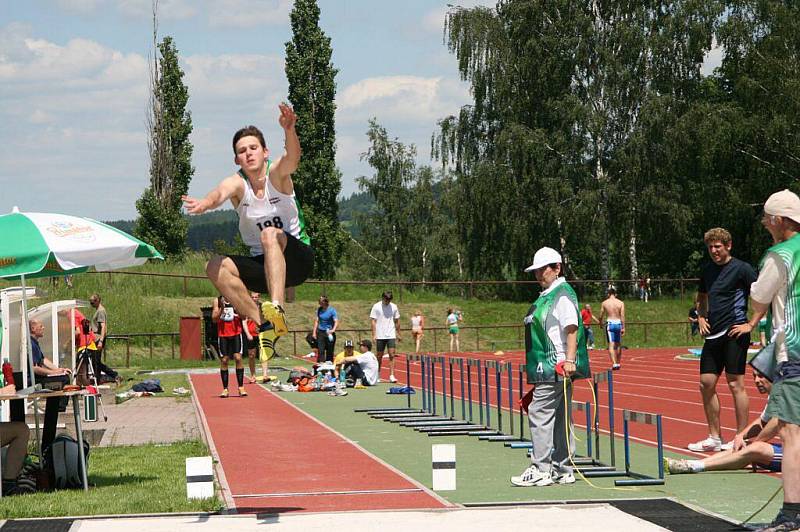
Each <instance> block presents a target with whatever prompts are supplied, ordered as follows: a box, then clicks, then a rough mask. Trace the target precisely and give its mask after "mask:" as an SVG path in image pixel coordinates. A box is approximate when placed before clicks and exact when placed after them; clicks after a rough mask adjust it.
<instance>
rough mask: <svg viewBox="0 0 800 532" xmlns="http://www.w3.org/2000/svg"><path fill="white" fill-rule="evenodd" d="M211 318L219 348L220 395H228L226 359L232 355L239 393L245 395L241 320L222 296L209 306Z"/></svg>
mask: <svg viewBox="0 0 800 532" xmlns="http://www.w3.org/2000/svg"><path fill="white" fill-rule="evenodd" d="M211 320H212V321H213V322H215V323H216V324H217V337H218V339H217V342H218V343H217V346H218V348H219V364H220V368H219V374H220V377H221V378H222V393H221V394H220V395H219V396H220V397H228V360H230V357H231V356H232V357H233V358H234V360H235V361H236V382H237V384H238V385H239V395H240V396H242V397H245V396H247V392H246V391H245V389H244V366H243V365H242V331H243V329H242V320H241V318H240V317H239V314H237V313H236V310H235V309H234V308H233V305H232V304H231V303H230V302H228V301H227V300H226V299H225V298H224V297H223V296H219V297H218V298H216V299H215V300H214V305H213V306H212V308H211Z"/></svg>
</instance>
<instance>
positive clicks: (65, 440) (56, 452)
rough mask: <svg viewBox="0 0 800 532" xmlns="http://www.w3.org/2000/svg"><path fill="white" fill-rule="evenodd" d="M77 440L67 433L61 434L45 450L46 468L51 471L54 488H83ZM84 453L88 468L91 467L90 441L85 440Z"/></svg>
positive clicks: (51, 481)
mask: <svg viewBox="0 0 800 532" xmlns="http://www.w3.org/2000/svg"><path fill="white" fill-rule="evenodd" d="M78 449H79V446H78V442H77V440H75V438H73V437H72V436H68V435H66V434H59V435H58V436H56V438H55V439H54V440H53V443H51V444H50V445H49V446H48V447H47V449H45V451H44V469H45V471H47V472H48V473H49V476H50V486H52V487H53V489H72V488H82V487H83V480H82V478H81V464H80V457H79V455H78V452H79V450H78ZM83 455H84V463H85V464H86V468H87V470H88V468H89V443H88V442H87V441H86V440H84V441H83Z"/></svg>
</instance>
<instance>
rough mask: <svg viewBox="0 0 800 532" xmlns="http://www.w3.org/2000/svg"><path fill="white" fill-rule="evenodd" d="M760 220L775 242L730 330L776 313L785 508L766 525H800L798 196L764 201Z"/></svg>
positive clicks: (775, 412) (772, 411)
mask: <svg viewBox="0 0 800 532" xmlns="http://www.w3.org/2000/svg"><path fill="white" fill-rule="evenodd" d="M761 223H762V225H763V226H764V227H765V228H766V230H767V231H769V234H770V235H771V236H772V239H773V241H774V245H773V246H772V247H770V248H769V249H768V250H767V252H766V254H765V255H764V258H763V259H762V260H761V268H760V271H759V274H758V279H757V280H756V282H755V283H753V285H752V287H751V289H750V298H751V301H752V307H753V315H752V316H751V318H750V320H749V321H748V322H747V323H742V324H741V325H737V326H735V327H732V328H731V334H736V335H740V334H749V333H750V331H752V330H753V329H755V328H756V327H757V326H758V321H759V320H760V319H761V317H762V316H764V315H765V314H766V313H767V311H770V313H771V314H772V330H773V331H774V332H773V342H772V344H771V346H774V350H775V362H776V363H777V364H778V366H777V371H776V374H775V375H773V376H771V377H772V378H773V385H772V392H771V393H770V396H769V403H768V405H767V415H768V416H770V417H773V418H777V419H778V420H779V424H778V427H779V429H778V430H779V434H780V437H781V440H783V456H784V459H783V508H781V510H780V512H778V515H777V517H776V518H775V520H774V521H773V522H772V523H771V524H770V525H769V526H768V527H767V528H765V529H763V530H770V531H772V530H798V529H800V313H798V305H800V276H798V274H799V273H800V236H798V232H800V198H798V197H797V195H796V194H795V193H793V192H791V191H789V190H782V191H780V192H776V193H774V194H773V195H771V196H770V197H769V198H768V199H767V202H766V203H765V204H764V216H763V217H762V218H761Z"/></svg>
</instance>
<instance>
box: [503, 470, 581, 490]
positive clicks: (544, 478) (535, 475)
mask: <svg viewBox="0 0 800 532" xmlns="http://www.w3.org/2000/svg"><path fill="white" fill-rule="evenodd" d="M574 480H575V479H574V478H573V482H574ZM511 483H512V484H514V485H515V486H522V487H525V488H528V487H531V486H549V485H550V484H552V483H553V479H552V478H551V477H550V473H542V472H541V471H539V470H538V469H537V468H536V466H535V465H532V464H531V465H530V466H528V469H526V470H525V471H523V472H522V474H521V475H520V476H518V477H511Z"/></svg>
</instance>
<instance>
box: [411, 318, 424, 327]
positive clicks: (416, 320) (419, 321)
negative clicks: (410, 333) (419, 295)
mask: <svg viewBox="0 0 800 532" xmlns="http://www.w3.org/2000/svg"><path fill="white" fill-rule="evenodd" d="M421 326H422V316H411V328H412V329H419V328H420V327H421Z"/></svg>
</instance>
